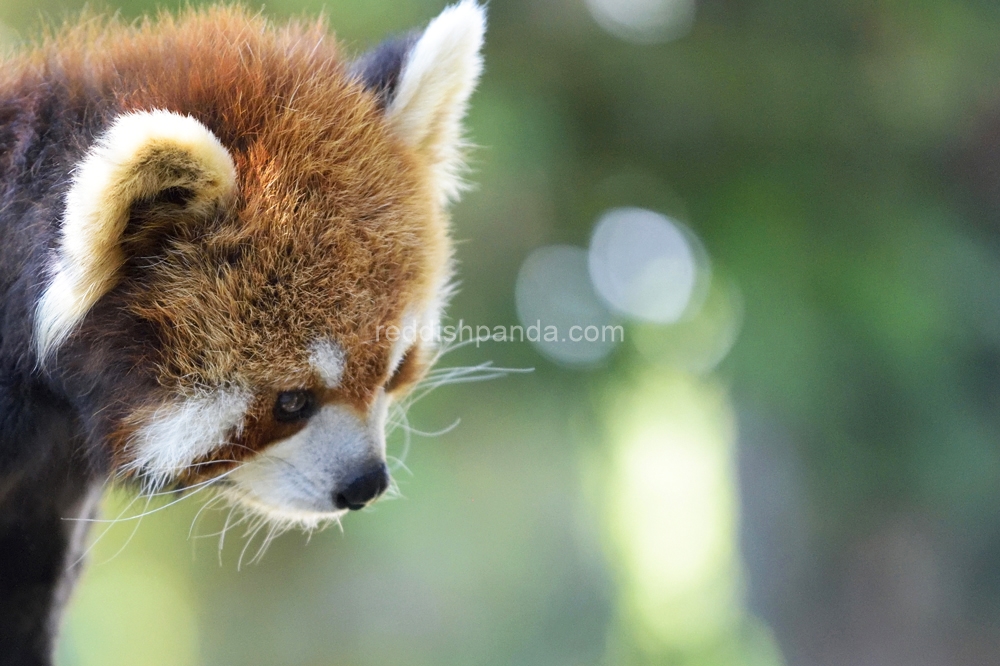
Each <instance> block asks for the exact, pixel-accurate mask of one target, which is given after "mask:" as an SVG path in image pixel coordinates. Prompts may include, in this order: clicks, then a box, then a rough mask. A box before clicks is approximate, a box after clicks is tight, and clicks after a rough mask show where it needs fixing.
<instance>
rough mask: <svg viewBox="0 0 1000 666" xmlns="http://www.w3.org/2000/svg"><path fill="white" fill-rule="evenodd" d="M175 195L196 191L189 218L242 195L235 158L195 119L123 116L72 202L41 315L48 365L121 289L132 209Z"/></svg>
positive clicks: (39, 341) (94, 151)
mask: <svg viewBox="0 0 1000 666" xmlns="http://www.w3.org/2000/svg"><path fill="white" fill-rule="evenodd" d="M170 187H183V188H186V189H188V190H190V192H191V194H192V199H191V200H190V201H189V202H187V203H186V204H185V207H186V209H187V210H188V211H190V212H192V213H195V214H198V213H203V212H207V211H208V210H210V209H211V207H213V206H215V205H217V204H218V202H219V201H221V200H224V199H225V198H227V197H229V196H230V195H231V194H232V193H233V191H234V190H235V188H236V168H235V166H234V165H233V160H232V157H231V156H230V155H229V152H228V151H227V150H226V149H225V148H224V147H223V146H222V144H221V143H219V140H218V139H217V138H216V137H215V135H214V134H212V132H211V131H209V130H208V129H207V128H206V127H205V126H204V125H202V124H201V123H199V122H198V121H197V120H195V119H194V118H191V117H190V116H182V115H180V114H177V113H172V112H169V111H162V110H156V111H150V112H140V113H128V114H124V115H121V116H119V117H118V118H117V119H116V120H115V121H114V123H113V124H112V125H111V127H110V128H109V129H108V130H107V132H106V133H105V134H104V135H103V136H102V137H100V139H98V141H97V142H96V143H95V144H94V145H93V146H92V147H91V148H90V150H89V151H88V152H87V155H86V157H85V158H84V159H83V161H82V162H81V163H80V165H79V167H78V168H77V170H76V172H75V174H74V175H73V183H72V185H71V186H70V189H69V192H68V193H67V194H66V210H65V213H64V216H63V220H62V227H61V231H60V237H59V242H58V245H57V247H56V253H55V260H54V262H53V266H52V267H51V282H50V283H49V285H48V286H47V287H46V289H45V291H44V293H43V294H42V297H41V299H40V300H39V303H38V307H37V310H36V313H35V343H36V346H37V350H38V357H39V359H40V360H43V361H44V359H45V358H46V357H47V356H48V355H49V354H50V353H52V352H53V351H54V350H55V349H57V348H58V347H59V345H60V344H62V342H63V341H64V340H65V339H66V338H67V337H68V336H69V334H70V333H71V332H72V331H73V329H74V328H75V327H76V326H77V325H78V324H79V323H80V322H81V321H82V320H83V317H84V316H85V315H86V314H87V312H88V311H89V310H90V308H91V307H93V305H94V303H96V302H97V300H98V299H99V298H100V297H101V296H103V295H104V294H105V293H107V291H108V290H109V289H111V287H113V286H114V284H115V281H116V280H117V279H118V271H119V269H120V268H121V266H122V264H123V263H124V261H125V256H124V253H123V251H122V248H121V237H122V234H123V233H124V231H125V227H126V225H127V224H128V220H129V211H130V210H131V207H132V205H133V204H134V203H135V202H136V201H140V200H142V199H144V198H149V197H152V196H154V195H156V194H157V193H159V192H162V191H163V190H164V189H166V188H170Z"/></svg>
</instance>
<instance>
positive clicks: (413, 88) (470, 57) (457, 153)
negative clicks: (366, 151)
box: [388, 0, 486, 201]
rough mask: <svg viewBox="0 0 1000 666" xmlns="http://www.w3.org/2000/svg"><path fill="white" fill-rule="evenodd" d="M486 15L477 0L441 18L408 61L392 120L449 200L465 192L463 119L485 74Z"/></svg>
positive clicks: (468, 0) (453, 8)
mask: <svg viewBox="0 0 1000 666" xmlns="http://www.w3.org/2000/svg"><path fill="white" fill-rule="evenodd" d="M485 32H486V12H485V10H484V9H483V7H481V6H479V5H478V4H477V3H476V2H474V1H473V0H464V1H463V2H460V3H458V4H456V5H452V6H450V7H448V8H447V9H445V10H444V11H443V12H441V14H439V15H438V17H437V18H435V19H434V20H433V21H431V23H430V25H428V26H427V29H426V30H425V31H424V33H423V34H422V35H421V36H420V39H419V40H418V41H417V43H416V44H415V45H414V46H413V49H412V50H411V51H410V53H409V55H408V56H407V58H406V63H405V64H404V66H403V71H402V73H401V75H400V77H399V85H398V88H397V89H396V94H395V97H394V98H393V100H392V103H391V104H390V106H389V109H388V117H389V121H390V122H391V123H392V125H393V127H394V128H395V129H396V132H397V133H398V134H399V136H400V137H401V138H402V139H403V140H404V141H406V142H407V144H409V145H410V146H411V147H413V148H415V149H416V150H417V151H419V152H420V153H422V154H423V155H425V156H426V157H427V159H428V160H429V162H430V164H431V166H432V168H433V169H434V175H435V178H436V181H437V185H438V188H439V191H440V193H441V197H442V199H443V200H444V201H448V200H452V199H455V198H456V197H457V196H458V193H459V191H460V190H461V187H462V180H461V170H462V166H463V160H462V150H463V147H464V142H463V140H462V119H463V118H464V116H465V111H466V107H467V106H468V103H469V97H470V96H471V95H472V91H473V90H474V89H475V87H476V83H477V81H478V80H479V75H480V74H481V73H482V70H483V60H482V55H481V54H480V52H479V51H480V49H481V48H482V46H483V35H484V34H485Z"/></svg>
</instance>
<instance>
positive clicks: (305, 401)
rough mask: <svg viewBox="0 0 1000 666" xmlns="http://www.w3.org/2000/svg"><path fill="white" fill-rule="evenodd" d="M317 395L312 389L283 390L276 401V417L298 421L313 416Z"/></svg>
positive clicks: (281, 419) (282, 419) (279, 419)
mask: <svg viewBox="0 0 1000 666" xmlns="http://www.w3.org/2000/svg"><path fill="white" fill-rule="evenodd" d="M315 408H316V396H314V395H313V394H312V392H311V391H282V392H281V393H279V394H278V399H277V400H275V402H274V418H275V420H278V421H298V420H300V419H306V418H309V417H310V416H312V414H313V412H314V411H315Z"/></svg>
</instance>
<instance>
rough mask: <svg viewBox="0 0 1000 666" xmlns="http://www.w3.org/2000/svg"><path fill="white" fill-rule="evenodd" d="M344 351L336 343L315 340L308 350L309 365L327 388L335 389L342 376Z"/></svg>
mask: <svg viewBox="0 0 1000 666" xmlns="http://www.w3.org/2000/svg"><path fill="white" fill-rule="evenodd" d="M345 361H346V359H345V356H344V350H343V349H342V348H341V346H340V345H338V344H337V343H336V342H332V341H330V340H317V341H316V342H314V343H313V344H312V346H311V347H310V348H309V363H310V364H311V365H312V367H313V369H314V370H315V371H316V374H318V375H319V378H320V379H322V380H323V383H324V384H326V387H327V388H336V387H337V386H338V385H339V384H340V378H341V377H342V376H343V374H344V364H345Z"/></svg>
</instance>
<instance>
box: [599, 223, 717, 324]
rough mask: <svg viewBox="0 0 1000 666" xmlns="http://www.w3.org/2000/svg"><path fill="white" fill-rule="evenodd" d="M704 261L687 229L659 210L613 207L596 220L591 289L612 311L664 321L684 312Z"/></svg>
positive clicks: (676, 318)
mask: <svg viewBox="0 0 1000 666" xmlns="http://www.w3.org/2000/svg"><path fill="white" fill-rule="evenodd" d="M703 263H707V260H706V259H705V258H704V256H703V253H702V252H699V251H698V249H697V248H696V241H695V240H694V238H693V236H692V234H691V233H690V232H688V231H687V230H686V229H684V228H682V227H681V226H680V225H678V224H677V223H676V222H673V221H672V220H670V219H669V218H667V217H666V216H664V215H660V214H659V213H655V212H653V211H650V210H645V209H643V208H615V209H612V210H610V211H608V212H607V213H605V214H604V215H603V216H602V217H601V219H600V220H599V221H598V223H597V226H596V227H595V229H594V234H593V236H592V237H591V241H590V252H589V255H588V267H589V272H590V278H591V280H592V282H593V285H594V289H595V290H596V291H597V293H598V294H599V295H600V297H601V298H602V299H603V300H604V302H605V303H607V305H608V306H610V307H611V308H612V309H613V310H614V311H616V312H619V313H621V314H624V315H627V316H629V317H632V318H635V319H638V320H641V321H647V322H653V323H657V324H670V323H673V322H675V321H678V320H679V319H680V318H681V317H683V316H684V314H685V312H686V311H687V310H688V307H689V305H690V304H691V301H692V296H693V295H694V294H695V289H696V286H697V285H698V281H699V277H700V273H701V272H702V266H701V265H700V264H703Z"/></svg>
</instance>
